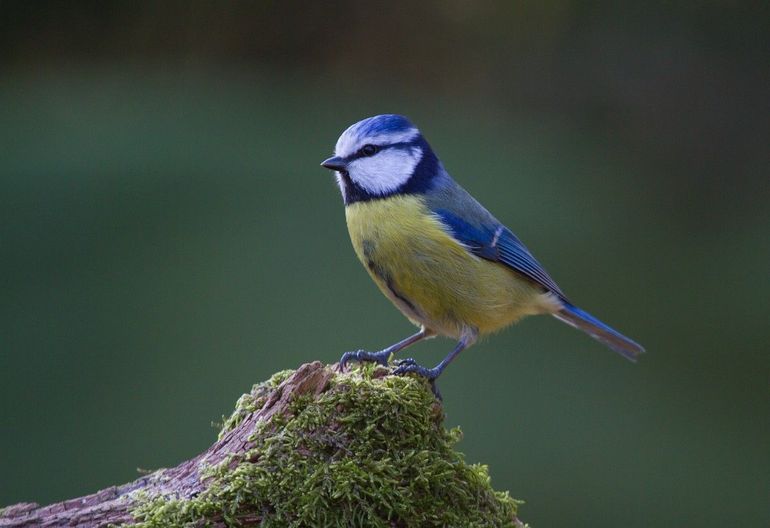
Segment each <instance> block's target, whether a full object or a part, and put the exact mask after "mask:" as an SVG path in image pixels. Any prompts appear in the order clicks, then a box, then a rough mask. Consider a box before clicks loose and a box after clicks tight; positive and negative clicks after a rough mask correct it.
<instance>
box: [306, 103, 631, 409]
mask: <svg viewBox="0 0 770 528" xmlns="http://www.w3.org/2000/svg"><path fill="white" fill-rule="evenodd" d="M321 166H322V167H324V168H326V169H329V170H331V171H334V172H335V173H336V181H337V184H338V186H339V189H340V192H341V194H342V199H343V202H344V205H345V218H346V222H347V227H348V231H349V234H350V239H351V242H352V245H353V249H354V251H355V254H356V255H357V257H358V259H359V260H360V261H361V263H362V264H363V265H364V267H365V268H366V270H367V271H368V273H369V275H370V276H371V278H372V279H373V280H374V282H375V283H376V284H377V286H378V287H379V289H380V290H381V291H382V293H383V294H385V296H386V297H387V298H388V299H390V301H391V302H392V303H393V304H394V305H395V306H396V307H397V308H398V309H399V310H400V311H401V313H402V314H403V315H405V316H406V318H407V319H409V321H411V322H412V323H414V324H415V325H416V326H418V327H419V331H418V332H417V333H415V334H413V335H410V336H409V337H406V338H405V339H403V340H401V341H398V342H397V343H395V344H393V345H391V346H389V347H386V348H384V349H382V350H379V351H374V352H372V351H367V350H356V351H352V352H346V353H344V354H343V355H342V357H341V358H340V361H339V366H338V368H340V369H342V370H344V369H345V368H346V366H347V364H348V363H349V362H351V361H355V362H375V363H379V364H381V365H386V366H387V365H388V364H389V361H390V359H391V357H392V356H393V355H394V354H396V353H398V352H401V351H402V350H404V349H405V348H407V347H409V346H411V345H413V344H415V343H417V342H419V341H422V340H425V339H429V338H433V337H436V336H444V337H448V338H451V339H454V340H455V341H456V345H455V347H454V348H453V349H452V350H451V351H450V352H449V353H448V354H447V356H446V357H445V358H444V359H443V360H442V361H441V362H440V363H438V364H437V365H436V366H434V367H432V368H426V367H424V366H422V365H420V364H419V363H418V362H417V361H415V360H414V359H413V358H406V359H401V360H396V361H395V364H396V368H395V370H394V371H393V373H394V374H397V375H404V374H409V373H414V374H417V375H419V376H422V377H424V378H426V379H427V380H428V381H429V382H430V383H431V386H432V387H433V391H434V393H435V394H436V396H437V397H439V398H440V397H441V396H440V393H439V392H438V389H437V388H436V379H437V378H438V377H439V376H440V375H441V373H442V372H443V371H444V369H445V368H446V367H447V365H449V364H450V363H451V362H452V361H453V360H454V359H455V358H456V357H457V356H458V355H459V354H460V353H461V352H462V351H463V350H465V349H467V348H469V347H470V346H472V345H473V344H474V343H475V342H476V341H477V340H478V339H479V338H480V337H483V336H486V335H488V334H491V333H493V332H496V331H498V330H501V329H503V328H505V327H507V326H509V325H511V324H513V323H515V322H517V321H519V320H520V319H521V318H523V317H525V316H529V315H540V314H549V315H552V316H553V317H555V318H556V319H558V320H559V321H562V322H564V323H566V324H568V325H570V326H573V327H575V328H577V329H579V330H582V331H583V332H585V333H586V334H588V335H589V336H591V337H592V338H594V339H596V340H597V341H599V342H601V343H602V344H604V345H606V346H607V347H609V348H610V349H612V350H614V351H615V352H617V353H619V354H620V355H622V356H624V357H625V358H627V359H629V360H631V361H634V362H635V361H636V360H637V358H638V356H639V354H641V353H642V352H644V348H643V347H642V346H641V345H640V344H638V343H636V342H635V341H633V340H631V339H629V338H628V337H626V336H624V335H623V334H621V333H619V332H617V331H616V330H614V329H613V328H611V327H610V326H608V325H606V324H605V323H603V322H602V321H600V320H599V319H597V318H596V317H594V316H592V315H591V314H589V313H588V312H586V311H585V310H583V309H581V308H579V307H578V306H576V305H575V304H574V303H573V302H572V301H571V300H570V299H569V298H568V297H567V296H566V295H565V293H564V292H563V291H562V290H561V288H560V287H559V286H558V285H557V284H556V282H555V281H554V280H553V279H552V278H551V276H550V275H549V274H548V272H546V270H545V268H543V266H542V265H541V264H540V263H539V262H538V261H537V260H536V259H535V257H534V256H533V255H532V253H531V252H530V251H529V249H527V247H526V246H525V245H524V244H523V243H522V242H521V240H519V238H518V237H516V235H515V234H514V233H513V232H512V231H511V230H510V229H508V228H507V227H506V226H505V225H503V224H502V223H501V222H500V221H499V220H497V219H496V218H495V217H494V216H493V215H492V214H491V213H490V212H489V211H487V209H485V208H484V206H482V205H481V204H480V203H479V202H478V201H476V199H474V198H473V197H472V196H471V195H470V194H469V193H468V192H467V191H466V190H465V189H464V188H463V187H461V186H460V185H459V184H458V183H457V182H456V181H455V180H454V179H452V177H451V176H450V175H449V173H448V172H447V171H446V169H445V168H444V166H443V164H442V163H441V161H440V160H439V158H438V156H437V155H436V154H435V152H434V151H433V149H432V148H431V146H430V145H429V144H428V142H427V140H426V139H425V137H424V136H423V134H422V133H421V132H420V130H418V129H417V127H415V126H414V125H413V124H412V122H411V121H410V120H409V119H407V118H406V117H404V116H401V115H397V114H382V115H376V116H373V117H369V118H366V119H363V120H361V121H358V122H356V123H354V124H353V125H351V126H350V127H348V128H347V129H346V130H345V131H344V132H342V134H341V135H340V137H339V139H338V140H337V143H336V145H335V148H334V156H332V157H330V158H328V159H326V160H324V161H323V162H322V163H321Z"/></svg>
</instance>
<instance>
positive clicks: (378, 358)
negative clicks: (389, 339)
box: [338, 326, 435, 372]
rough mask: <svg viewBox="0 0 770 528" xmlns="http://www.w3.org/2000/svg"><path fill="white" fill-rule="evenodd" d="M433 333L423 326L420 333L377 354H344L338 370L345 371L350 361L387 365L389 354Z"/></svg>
mask: <svg viewBox="0 0 770 528" xmlns="http://www.w3.org/2000/svg"><path fill="white" fill-rule="evenodd" d="M434 335H435V333H434V332H433V331H432V330H428V329H427V328H425V327H424V326H423V327H422V328H420V331H419V332H417V333H416V334H414V335H411V336H409V337H407V338H406V339H404V340H402V341H399V342H398V343H396V344H394V345H390V346H389V347H388V348H385V349H383V350H380V351H379V352H368V351H366V350H356V351H355V352H345V353H344V354H342V357H341V358H340V362H339V367H338V370H339V371H340V372H342V371H344V370H345V366H346V365H347V364H348V362H350V361H359V362H361V361H373V362H375V363H378V364H380V365H383V366H387V365H388V359H390V356H391V354H395V353H396V352H399V351H401V350H403V349H405V348H406V347H408V346H411V345H413V344H415V343H416V342H418V341H421V340H423V339H426V338H429V337H433V336H434Z"/></svg>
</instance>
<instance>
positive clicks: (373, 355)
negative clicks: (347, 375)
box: [337, 350, 390, 372]
mask: <svg viewBox="0 0 770 528" xmlns="http://www.w3.org/2000/svg"><path fill="white" fill-rule="evenodd" d="M388 359H390V350H380V351H379V352H368V351H366V350H356V351H355V352H345V353H344V354H342V357H341V358H340V362H339V366H338V367H337V370H338V371H339V372H344V371H345V367H347V364H348V363H349V362H351V361H356V362H358V363H362V362H364V361H370V362H373V363H377V364H378V365H382V366H383V367H387V366H388Z"/></svg>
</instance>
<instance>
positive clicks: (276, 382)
mask: <svg viewBox="0 0 770 528" xmlns="http://www.w3.org/2000/svg"><path fill="white" fill-rule="evenodd" d="M443 419H444V414H443V410H442V407H441V404H440V402H438V401H437V400H436V399H435V398H434V396H433V394H432V392H431V390H430V387H429V386H428V384H427V383H426V382H425V381H424V380H422V379H419V378H415V377H412V376H393V375H391V374H390V370H389V369H387V368H385V367H379V366H377V367H375V366H373V365H363V366H361V367H357V368H354V369H353V370H352V371H350V372H346V373H338V372H337V371H336V368H335V366H324V365H322V364H321V363H320V362H314V363H308V364H305V365H302V366H301V367H299V368H298V369H297V370H295V371H283V372H279V373H277V374H275V375H273V377H271V378H270V379H269V380H267V381H265V382H263V383H259V384H257V385H255V386H254V387H253V388H252V390H251V392H249V393H248V394H244V395H243V396H242V397H241V398H240V399H239V400H238V403H237V404H236V408H235V411H234V412H233V414H232V415H231V416H230V417H229V418H227V419H226V420H225V422H224V424H223V426H222V430H221V431H220V433H219V437H218V440H217V441H216V442H215V443H214V444H213V445H212V446H211V447H209V448H208V449H207V450H206V451H204V452H203V453H201V454H200V455H198V456H196V457H195V458H193V459H191V460H187V461H185V462H182V463H181V464H179V465H178V466H176V467H174V468H170V469H159V470H157V471H155V472H153V473H151V474H149V475H146V476H143V477H141V478H139V479H137V480H135V481H133V482H130V483H128V484H124V485H122V486H113V487H110V488H107V489H104V490H101V491H99V492H97V493H94V494H92V495H87V496H84V497H79V498H76V499H71V500H66V501H63V502H59V503H56V504H52V505H49V506H42V507H41V506H38V505H37V504H33V503H22V504H16V505H13V506H9V507H6V508H4V509H2V510H0V528H11V527H14V528H17V527H33V526H44V527H59V526H61V527H64V526H67V527H72V526H79V527H106V526H140V527H148V528H149V527H164V528H165V527H173V526H180V527H182V526H185V527H187V526H215V527H220V526H296V527H304V526H308V527H320V526H375V527H376V526H380V527H388V528H393V527H415V526H463V527H465V526H478V527H482V526H484V527H487V526H517V527H520V526H523V525H522V524H521V522H520V521H519V520H518V518H517V517H516V510H517V505H518V502H517V501H515V500H514V499H512V498H511V497H509V496H508V493H507V492H498V491H494V490H493V489H492V487H491V486H490V483H489V476H488V473H487V470H486V467H485V466H481V465H472V464H467V463H466V462H465V461H464V460H463V456H462V455H461V454H460V453H458V452H457V451H455V449H454V444H455V443H456V442H457V441H458V440H459V437H460V432H459V430H451V431H448V430H446V429H445V428H444V425H443Z"/></svg>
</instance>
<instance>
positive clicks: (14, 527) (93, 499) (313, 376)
mask: <svg viewBox="0 0 770 528" xmlns="http://www.w3.org/2000/svg"><path fill="white" fill-rule="evenodd" d="M331 376H332V371H331V369H330V368H329V367H324V365H322V364H321V363H320V362H318V361H316V362H314V363H308V364H305V365H302V366H301V367H300V368H299V369H297V370H296V371H295V372H294V373H293V374H292V375H291V376H290V377H289V378H288V379H286V380H285V381H284V382H283V383H281V384H280V385H279V386H278V387H277V388H275V389H274V390H273V391H272V392H271V393H270V394H269V396H268V398H267V401H266V403H265V404H264V405H263V406H262V408H261V409H259V410H257V411H255V412H253V413H251V414H249V415H247V416H246V417H245V418H244V419H243V421H242V422H241V423H240V424H238V425H237V426H236V427H235V428H234V429H232V430H231V431H229V432H228V433H227V434H225V435H224V436H223V437H222V438H221V439H220V440H218V441H217V442H215V443H214V444H213V445H212V446H211V447H209V448H208V449H207V450H206V451H204V452H203V453H201V454H200V455H198V456H196V457H195V458H193V459H191V460H187V461H185V462H182V463H181V464H179V465H178V466H176V467H174V468H170V469H160V470H158V471H155V472H154V473H152V474H149V475H146V476H144V477H141V478H138V479H136V480H135V481H133V482H130V483H128V484H123V485H122V486H111V487H109V488H106V489H103V490H101V491H98V492H96V493H93V494H91V495H86V496H84V497H78V498H76V499H70V500H66V501H62V502H57V503H55V504H51V505H48V506H39V505H38V504H35V503H21V504H15V505H13V506H8V507H7V508H5V509H3V510H2V513H0V528H21V527H37V526H40V527H51V528H53V527H65V526H66V527H73V526H77V527H106V526H109V525H115V524H132V523H133V522H134V518H133V516H132V515H131V513H130V512H131V511H132V510H133V509H134V508H135V507H136V503H135V501H134V500H133V499H132V494H133V493H134V492H136V491H138V490H144V491H147V492H148V493H149V494H151V495H153V496H154V495H169V496H174V497H178V498H190V497H194V496H195V495H197V494H198V493H200V492H201V491H202V490H203V488H204V487H205V486H206V481H205V480H203V479H201V476H200V474H199V469H200V468H201V467H202V464H201V463H202V462H205V464H206V465H215V464H217V463H218V462H221V461H222V460H224V459H225V458H226V457H228V456H231V455H232V454H234V453H235V454H236V455H237V454H239V453H240V454H242V453H245V452H247V451H248V450H249V448H250V447H251V446H252V445H253V444H254V442H253V441H250V440H249V436H250V435H252V434H253V433H254V427H255V425H256V423H257V422H260V421H262V420H269V419H270V418H271V417H272V416H274V415H276V414H278V413H283V412H284V411H285V409H286V406H287V405H288V404H289V403H290V402H291V401H292V400H293V399H294V398H296V397H298V396H301V395H303V394H310V393H312V394H319V393H320V392H321V391H323V390H324V388H325V387H326V385H327V383H328V381H329V378H330V377H331ZM240 520H241V521H242V522H243V523H244V524H248V523H249V521H250V519H247V518H241V519H240ZM252 521H258V519H252ZM213 524H214V525H215V526H217V525H219V526H224V523H223V522H222V521H217V520H214V522H213Z"/></svg>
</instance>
